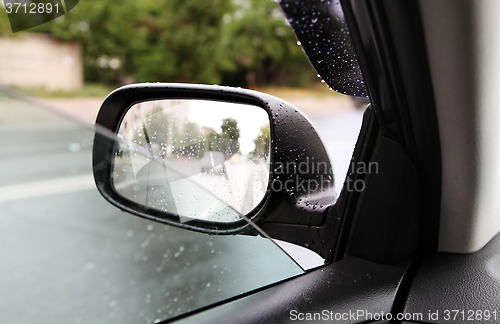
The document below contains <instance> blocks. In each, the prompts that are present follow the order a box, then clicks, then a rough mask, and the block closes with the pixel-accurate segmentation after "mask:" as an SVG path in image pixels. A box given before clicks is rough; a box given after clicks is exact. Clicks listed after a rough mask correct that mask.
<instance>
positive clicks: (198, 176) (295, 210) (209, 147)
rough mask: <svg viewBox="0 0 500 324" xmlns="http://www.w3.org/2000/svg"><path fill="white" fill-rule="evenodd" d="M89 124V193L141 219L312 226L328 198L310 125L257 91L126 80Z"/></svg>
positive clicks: (237, 226)
mask: <svg viewBox="0 0 500 324" xmlns="http://www.w3.org/2000/svg"><path fill="white" fill-rule="evenodd" d="M96 128H97V131H96V135H95V139H94V151H93V170H94V178H95V182H96V185H97V188H98V190H99V191H100V193H101V194H102V195H103V197H104V198H105V199H107V200H108V201H109V202H111V203H112V204H114V205H115V206H117V207H119V208H121V209H122V210H124V211H127V212H130V213H132V214H135V215H138V216H141V217H145V218H149V219H153V220H156V221H159V222H162V223H166V224H170V225H174V226H178V227H183V228H186V229H190V230H196V231H200V232H206V233H211V234H235V233H241V232H245V231H250V232H251V230H250V228H249V227H248V226H247V225H248V222H247V220H245V218H247V219H251V220H252V221H254V222H255V223H257V224H259V223H269V224H272V225H278V227H279V225H280V224H284V225H290V224H292V225H299V226H300V225H304V226H312V225H320V224H322V223H323V221H324V217H325V210H326V209H327V207H328V206H330V205H332V204H333V203H334V202H335V200H336V193H335V191H334V177H333V172H332V168H331V164H330V161H329V158H328V155H327V153H326V151H325V148H324V146H323V144H322V142H321V140H320V138H319V136H318V135H317V134H316V131H315V129H314V127H313V126H312V125H311V123H310V122H309V120H308V119H307V118H306V117H305V116H304V115H303V114H302V113H300V112H299V111H298V110H297V109H295V108H294V107H292V106H291V105H289V104H287V103H286V102H284V101H281V100H279V99H277V98H275V97H272V96H269V95H266V94H263V93H259V92H256V91H251V90H243V89H235V88H229V87H220V86H207V85H189V84H161V83H158V84H136V85H129V86H125V87H122V88H119V89H117V90H115V91H114V92H112V93H111V94H110V95H109V96H108V97H107V98H106V100H105V101H104V103H103V104H102V107H101V109H100V111H99V114H98V116H97V120H96ZM103 128H104V130H102V129H103ZM110 132H111V133H112V134H111V136H110V134H109V133H110ZM242 216H244V217H242Z"/></svg>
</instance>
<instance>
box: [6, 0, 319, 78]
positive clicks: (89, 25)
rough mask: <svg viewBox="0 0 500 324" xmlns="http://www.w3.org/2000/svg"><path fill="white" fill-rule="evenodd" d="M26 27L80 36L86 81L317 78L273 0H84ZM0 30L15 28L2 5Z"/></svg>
mask: <svg viewBox="0 0 500 324" xmlns="http://www.w3.org/2000/svg"><path fill="white" fill-rule="evenodd" d="M28 32H41V33H49V34H51V35H53V36H54V37H55V38H57V39H59V40H62V41H79V42H81V43H82V44H83V58H84V77H85V81H86V82H88V83H103V84H109V85H120V84H126V83H131V82H146V81H148V82H156V81H164V82H194V83H207V84H222V85H231V86H242V87H250V88H256V87H260V86H268V85H280V86H292V87H306V86H308V85H309V84H311V83H317V80H315V79H316V77H315V76H316V73H315V72H314V70H313V69H312V67H311V66H310V64H309V62H308V61H307V58H306V56H305V54H304V53H303V51H302V49H301V47H300V46H297V44H296V39H295V36H294V34H293V32H292V30H291V28H290V26H289V25H288V23H287V21H286V19H285V18H284V16H283V14H282V12H281V9H280V8H279V6H278V4H277V3H275V2H274V1H272V0H201V1H200V0H141V1H138V0H112V1H111V0H80V2H79V4H78V6H77V7H75V8H74V9H73V10H71V11H70V12H69V13H67V14H66V15H64V16H62V17H60V18H57V19H56V20H54V21H51V22H48V23H46V24H44V25H41V26H39V27H36V28H33V29H30V30H29V31H28ZM0 33H1V34H3V36H9V35H12V32H11V30H10V26H9V23H8V18H7V15H6V14H5V13H2V14H0ZM19 34H22V33H19ZM16 35H18V34H14V36H16Z"/></svg>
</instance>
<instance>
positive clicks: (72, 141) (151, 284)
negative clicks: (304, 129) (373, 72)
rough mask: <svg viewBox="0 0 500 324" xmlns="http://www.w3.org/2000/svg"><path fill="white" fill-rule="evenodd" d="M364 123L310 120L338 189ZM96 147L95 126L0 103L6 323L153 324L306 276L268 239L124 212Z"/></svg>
mask: <svg viewBox="0 0 500 324" xmlns="http://www.w3.org/2000/svg"><path fill="white" fill-rule="evenodd" d="M299 108H300V107H299ZM93 109H95V108H93ZM89 115H90V114H89ZM360 115H361V113H360V112H358V111H353V110H352V109H338V110H336V112H335V114H331V113H328V112H327V111H322V110H317V111H314V112H311V113H310V114H309V117H310V118H311V119H312V121H313V123H314V124H315V126H316V127H317V130H318V132H319V133H320V135H321V136H322V137H323V139H324V142H325V145H326V146H327V148H328V150H329V153H330V156H331V158H332V161H333V165H334V169H335V172H336V178H337V185H339V184H340V185H341V183H342V181H339V180H338V179H342V178H343V176H341V174H344V173H345V171H343V170H346V169H347V165H348V162H349V159H350V154H351V152H352V148H353V147H354V141H355V137H356V135H357V128H359V124H360ZM92 138H93V132H92V129H89V128H86V127H84V126H80V125H77V124H75V123H73V122H70V121H66V120H64V119H61V118H59V117H57V116H55V115H53V114H50V113H46V112H44V111H42V112H41V111H40V109H39V108H37V107H35V106H33V105H30V104H25V103H22V102H19V101H16V100H10V99H6V98H3V99H2V98H0V145H1V147H2V149H1V150H0V169H1V170H2V177H1V178H0V246H2V248H1V249H0V258H1V259H2V266H1V267H0V291H2V294H0V309H1V310H2V311H1V312H0V322H2V323H4V322H16V323H32V322H38V323H109V322H110V321H111V320H116V321H117V322H120V323H141V322H142V323H148V322H153V321H155V320H157V319H164V318H167V317H171V316H174V315H176V314H181V313H184V312H185V311H187V310H190V309H194V308H197V307H200V306H203V305H207V304H210V303H213V302H216V301H218V300H221V299H225V298H228V297H231V296H234V295H237V294H240V293H243V292H245V291H249V290H252V289H255V288H258V287H261V286H264V285H267V284H270V283H272V282H276V281H279V280H282V279H284V278H287V277H290V276H293V275H297V274H299V273H301V270H300V268H299V267H298V266H296V265H295V264H294V263H293V262H291V261H290V260H289V259H288V258H287V256H286V255H285V254H283V253H282V252H281V251H280V250H279V249H278V248H277V247H276V246H274V244H273V243H272V242H270V241H268V240H266V239H263V238H259V237H243V236H229V237H218V236H208V235H204V234H199V233H195V232H189V231H185V230H181V229H178V228H175V227H171V226H165V225H161V224H159V223H155V222H151V221H148V220H145V219H142V218H138V217H135V216H132V215H130V214H126V213H123V212H121V211H119V210H118V209H116V208H115V207H113V206H112V205H110V204H109V203H108V202H106V201H105V200H104V199H103V198H102V197H101V196H100V194H99V193H98V192H97V190H96V188H95V185H94V184H93V179H92V171H91V143H92ZM346 161H347V162H346ZM339 188H340V187H339ZM299 250H300V249H299ZM263 251H265V253H264V252H263ZM300 257H301V256H299V258H300ZM302 257H305V258H306V259H307V257H308V254H304V255H302ZM306 261H307V260H306ZM314 262H316V263H317V262H318V259H317V258H316V259H314ZM314 262H313V263H314ZM305 263H307V262H305Z"/></svg>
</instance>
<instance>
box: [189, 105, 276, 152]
mask: <svg viewBox="0 0 500 324" xmlns="http://www.w3.org/2000/svg"><path fill="white" fill-rule="evenodd" d="M186 102H187V104H186V106H187V105H189V115H188V119H189V121H192V122H195V123H197V124H199V125H201V126H205V127H211V128H213V129H214V130H216V131H218V132H220V131H221V128H220V126H221V125H222V120H223V119H224V118H234V119H235V120H236V121H237V122H238V128H239V129H240V149H241V153H242V154H248V153H250V152H251V151H253V150H254V149H255V143H254V142H253V141H254V139H255V138H256V135H258V134H260V128H261V127H262V126H269V116H268V115H267V113H266V111H265V110H264V109H262V108H260V107H257V106H251V105H245V104H237V103H229V102H218V101H209V100H189V101H186ZM186 108H187V107H186ZM214 112H216V113H214Z"/></svg>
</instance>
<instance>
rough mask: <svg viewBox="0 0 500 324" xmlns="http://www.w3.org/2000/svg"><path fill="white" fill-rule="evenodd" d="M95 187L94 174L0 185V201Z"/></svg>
mask: <svg viewBox="0 0 500 324" xmlns="http://www.w3.org/2000/svg"><path fill="white" fill-rule="evenodd" d="M90 188H95V183H94V179H93V177H92V175H83V176H76V177H67V178H59V179H55V180H46V181H37V182H29V183H23V184H19V185H11V186H5V187H0V202H5V201H11V200H19V199H25V198H33V197H41V196H48V195H54V194H58V193H67V192H72V191H79V190H85V189H90Z"/></svg>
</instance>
